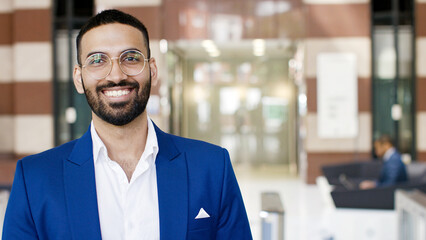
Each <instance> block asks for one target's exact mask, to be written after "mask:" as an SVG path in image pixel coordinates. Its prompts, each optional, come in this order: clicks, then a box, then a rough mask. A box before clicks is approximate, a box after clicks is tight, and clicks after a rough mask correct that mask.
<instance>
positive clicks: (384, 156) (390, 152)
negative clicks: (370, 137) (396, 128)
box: [383, 147, 396, 162]
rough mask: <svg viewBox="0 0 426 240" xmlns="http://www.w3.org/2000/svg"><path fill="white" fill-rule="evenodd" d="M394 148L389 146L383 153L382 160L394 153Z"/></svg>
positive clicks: (387, 158)
mask: <svg viewBox="0 0 426 240" xmlns="http://www.w3.org/2000/svg"><path fill="white" fill-rule="evenodd" d="M395 151H396V149H395V148H394V147H391V148H389V149H388V150H387V151H386V152H385V154H384V155H383V161H384V162H386V161H387V160H389V158H390V157H391V156H392V155H393V154H394V153H395Z"/></svg>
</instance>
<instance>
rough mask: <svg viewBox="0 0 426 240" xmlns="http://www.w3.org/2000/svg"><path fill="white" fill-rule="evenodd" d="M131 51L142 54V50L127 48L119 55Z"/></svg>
mask: <svg viewBox="0 0 426 240" xmlns="http://www.w3.org/2000/svg"><path fill="white" fill-rule="evenodd" d="M132 50H136V51H139V52H141V53H143V52H142V50H140V49H138V48H128V49H125V50H123V51H122V52H121V53H124V52H127V51H132ZM121 53H120V54H121ZM144 55H145V54H144Z"/></svg>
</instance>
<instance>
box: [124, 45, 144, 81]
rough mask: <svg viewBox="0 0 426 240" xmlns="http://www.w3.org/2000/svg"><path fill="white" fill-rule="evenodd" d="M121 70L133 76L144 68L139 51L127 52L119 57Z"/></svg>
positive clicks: (142, 58) (142, 56) (142, 57)
mask: <svg viewBox="0 0 426 240" xmlns="http://www.w3.org/2000/svg"><path fill="white" fill-rule="evenodd" d="M120 67H121V70H122V71H123V72H124V73H125V74H127V75H129V76H135V75H138V74H139V73H141V72H142V71H143V69H144V68H145V56H144V55H143V54H142V53H141V52H139V51H134V50H132V51H127V52H124V53H122V54H121V56H120Z"/></svg>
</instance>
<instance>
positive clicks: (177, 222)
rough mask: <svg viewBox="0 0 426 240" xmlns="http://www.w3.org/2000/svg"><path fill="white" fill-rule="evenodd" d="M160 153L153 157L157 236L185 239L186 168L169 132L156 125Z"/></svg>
mask: <svg viewBox="0 0 426 240" xmlns="http://www.w3.org/2000/svg"><path fill="white" fill-rule="evenodd" d="M155 130H156V134H157V140H158V145H159V149H160V151H159V153H158V155H157V159H156V162H155V164H156V170H157V191H158V207H159V212H160V239H186V230H187V224H188V170H187V163H186V158H185V154H183V153H180V152H179V151H178V149H177V148H176V146H175V144H174V142H173V141H172V139H171V137H170V135H168V134H166V133H164V132H162V131H161V130H160V129H159V128H158V127H157V126H155Z"/></svg>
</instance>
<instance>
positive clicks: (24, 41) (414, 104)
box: [0, 0, 426, 240]
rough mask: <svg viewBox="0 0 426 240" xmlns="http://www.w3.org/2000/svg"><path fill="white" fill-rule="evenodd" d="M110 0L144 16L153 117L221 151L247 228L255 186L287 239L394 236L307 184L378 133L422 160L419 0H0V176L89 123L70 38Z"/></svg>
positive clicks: (425, 102) (422, 10)
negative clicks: (154, 74)
mask: <svg viewBox="0 0 426 240" xmlns="http://www.w3.org/2000/svg"><path fill="white" fill-rule="evenodd" d="M108 8H118V9H120V10H123V11H125V12H127V13H130V14H132V15H134V16H136V17H138V18H139V19H140V20H141V21H142V22H143V23H144V24H145V25H146V26H147V28H148V31H149V34H150V43H151V51H152V57H154V58H155V59H156V60H157V64H158V68H159V71H160V74H159V77H160V80H161V84H160V85H159V86H157V87H156V88H154V89H152V93H151V98H150V101H149V105H148V112H149V115H150V116H151V118H152V119H153V120H154V122H155V123H156V124H157V125H159V127H160V128H162V129H163V130H165V131H167V132H170V133H173V134H177V135H181V136H184V137H189V138H196V139H201V140H205V141H208V142H211V143H214V144H218V145H221V146H223V147H225V148H227V149H228V150H229V152H230V155H231V159H232V162H233V165H234V168H235V171H236V174H237V177H238V179H239V182H240V187H241V189H242V192H243V195H244V200H245V202H246V206H247V211H248V214H249V218H250V223H251V224H252V228H253V234H254V237H255V239H260V238H259V236H260V225H261V224H260V220H259V211H260V193H261V192H263V191H277V192H279V193H280V195H281V198H282V201H283V204H284V208H285V209H286V214H287V216H288V218H286V225H285V226H286V227H285V231H286V236H287V238H286V239H290V240H291V239H396V230H389V229H387V226H388V227H389V226H393V227H394V228H395V227H396V216H395V213H394V212H392V211H362V210H357V211H350V210H341V211H335V210H332V208H328V207H327V206H328V205H327V204H328V203H327V200H326V199H323V198H322V196H321V193H320V190H319V189H318V187H317V186H316V185H314V184H315V181H316V179H317V177H318V176H320V175H321V174H322V173H321V166H323V165H325V164H333V163H345V162H350V161H367V160H371V159H373V158H374V156H373V148H372V145H373V144H372V143H373V139H374V138H376V137H378V136H380V135H381V134H384V133H387V134H390V135H391V136H392V137H394V138H395V140H396V145H397V148H398V149H399V150H400V151H401V152H402V153H403V158H404V161H406V162H415V161H426V94H424V92H425V91H424V90H426V67H425V66H426V24H425V22H426V0H387V1H383V0H198V1H197V0H119V1H117V0H95V1H92V0H86V1H83V0H79V1H77V0H0V184H1V185H4V186H7V185H10V184H11V182H12V181H13V174H14V170H15V165H16V161H17V160H18V159H19V158H21V157H23V156H26V155H29V154H34V153H37V152H41V151H44V150H47V149H49V148H52V147H54V146H57V145H60V144H62V143H65V142H67V141H70V140H72V139H75V138H78V137H80V136H81V135H82V134H83V133H84V132H85V131H86V130H87V128H88V126H89V123H90V120H91V119H90V109H89V107H88V105H87V104H86V100H85V97H84V96H81V95H78V94H77V92H76V91H75V89H74V85H73V82H72V69H73V66H74V64H75V63H76V52H75V37H76V35H77V33H78V30H79V29H80V27H81V26H82V25H83V23H84V22H85V21H86V20H87V19H88V18H89V17H90V16H92V15H93V14H94V13H96V12H98V11H101V10H103V9H108ZM330 209H331V210H330ZM372 213H374V214H372ZM373 215H374V216H373ZM366 218H368V219H369V221H365V219H366ZM385 223H386V224H387V223H388V224H387V225H385ZM380 226H382V227H380ZM357 234H358V235H357Z"/></svg>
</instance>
